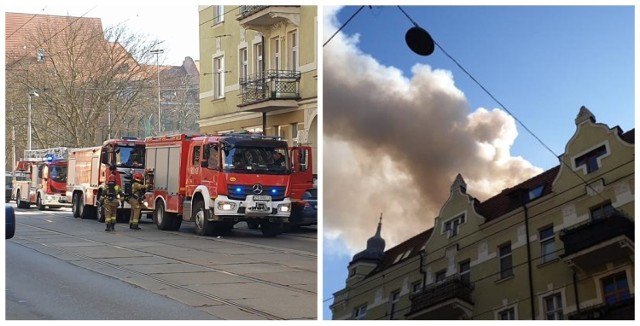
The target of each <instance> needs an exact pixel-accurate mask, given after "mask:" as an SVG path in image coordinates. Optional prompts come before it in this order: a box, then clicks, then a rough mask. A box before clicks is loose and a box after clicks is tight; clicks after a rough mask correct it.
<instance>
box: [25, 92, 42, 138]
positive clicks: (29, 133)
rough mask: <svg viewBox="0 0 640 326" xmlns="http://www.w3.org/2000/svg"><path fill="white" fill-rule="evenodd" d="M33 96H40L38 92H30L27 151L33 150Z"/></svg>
mask: <svg viewBox="0 0 640 326" xmlns="http://www.w3.org/2000/svg"><path fill="white" fill-rule="evenodd" d="M33 96H36V97H38V96H40V95H39V94H38V92H36V91H33V90H32V91H31V92H29V101H28V103H29V105H28V106H27V111H28V116H29V117H28V119H27V149H28V150H31V97H33Z"/></svg>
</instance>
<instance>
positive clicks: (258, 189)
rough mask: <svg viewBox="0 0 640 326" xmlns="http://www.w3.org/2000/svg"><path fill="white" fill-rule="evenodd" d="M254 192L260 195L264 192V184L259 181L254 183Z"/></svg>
mask: <svg viewBox="0 0 640 326" xmlns="http://www.w3.org/2000/svg"><path fill="white" fill-rule="evenodd" d="M253 193H254V194H256V195H259V194H261V193H262V185H261V184H259V183H256V184H254V185H253Z"/></svg>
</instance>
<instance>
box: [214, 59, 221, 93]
mask: <svg viewBox="0 0 640 326" xmlns="http://www.w3.org/2000/svg"><path fill="white" fill-rule="evenodd" d="M213 97H214V98H215V99H219V98H224V56H220V57H216V58H213Z"/></svg>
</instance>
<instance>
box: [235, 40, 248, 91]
mask: <svg viewBox="0 0 640 326" xmlns="http://www.w3.org/2000/svg"><path fill="white" fill-rule="evenodd" d="M238 66H239V67H240V69H239V71H240V73H239V74H238V82H240V81H241V80H243V79H244V81H245V82H246V81H247V78H248V77H249V49H248V48H247V47H246V46H244V47H242V48H240V49H239V50H238Z"/></svg>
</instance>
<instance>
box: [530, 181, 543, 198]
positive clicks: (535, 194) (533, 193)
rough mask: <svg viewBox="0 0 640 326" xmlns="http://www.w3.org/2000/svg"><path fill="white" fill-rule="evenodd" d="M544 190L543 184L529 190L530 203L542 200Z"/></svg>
mask: <svg viewBox="0 0 640 326" xmlns="http://www.w3.org/2000/svg"><path fill="white" fill-rule="evenodd" d="M543 190H544V184H541V185H539V186H537V187H535V188H533V189H531V190H529V201H531V200H534V199H538V198H540V197H541V196H542V191H543Z"/></svg>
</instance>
